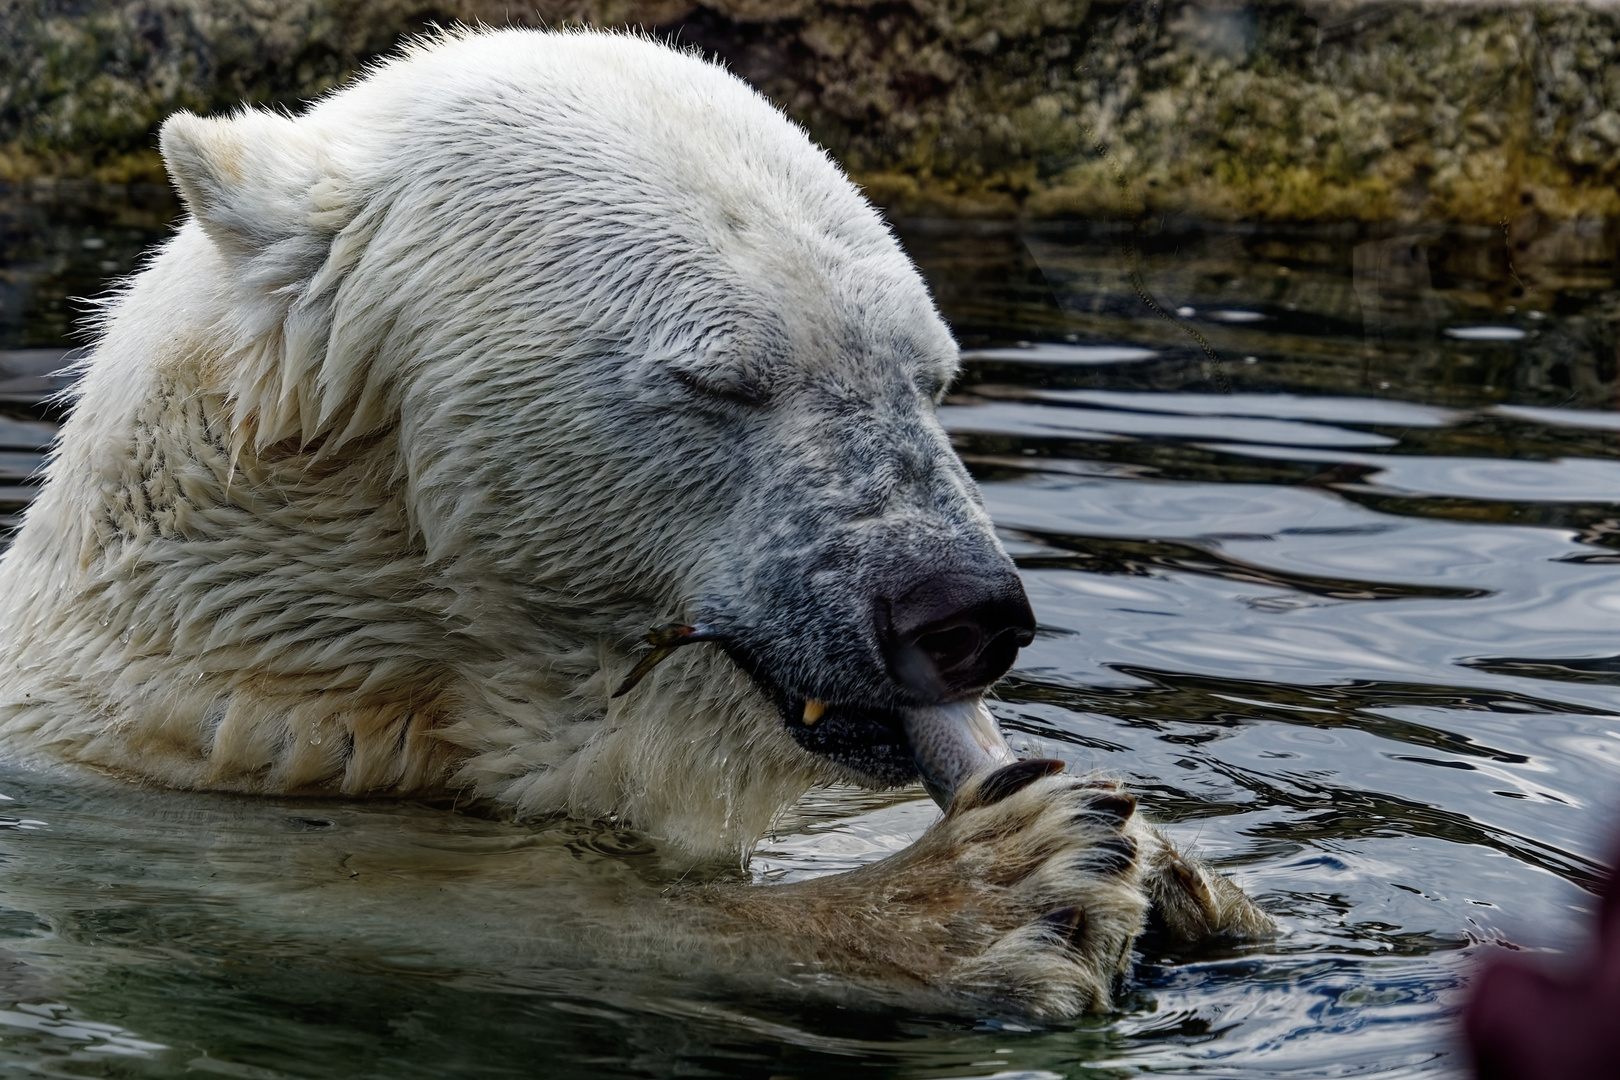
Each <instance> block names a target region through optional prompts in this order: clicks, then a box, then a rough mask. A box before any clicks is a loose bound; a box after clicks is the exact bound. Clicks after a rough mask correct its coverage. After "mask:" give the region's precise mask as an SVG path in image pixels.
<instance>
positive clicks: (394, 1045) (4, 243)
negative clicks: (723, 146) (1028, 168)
mask: <svg viewBox="0 0 1620 1080" xmlns="http://www.w3.org/2000/svg"><path fill="white" fill-rule="evenodd" d="M171 212H172V204H170V203H169V201H168V200H167V198H166V197H165V196H164V195H162V193H148V194H144V195H143V194H139V193H137V194H135V195H123V194H119V195H106V194H104V193H96V192H62V193H58V194H55V195H29V196H21V195H18V194H16V193H11V194H9V195H0V349H5V350H11V351H10V352H8V353H6V354H5V356H4V367H5V370H4V373H3V377H0V411H3V413H4V416H3V418H0V443H3V444H4V445H3V447H0V513H8V514H14V513H15V512H16V511H17V510H18V509H19V508H20V507H21V505H22V504H23V503H24V501H25V500H26V498H27V494H28V488H27V485H28V477H29V474H30V472H31V471H32V470H33V469H34V468H35V467H36V465H37V464H38V461H39V455H40V452H41V449H42V447H43V446H44V444H45V443H46V441H47V440H48V438H49V433H50V422H51V421H52V420H53V419H54V418H55V416H54V413H53V412H52V410H51V409H50V408H49V407H47V406H41V405H39V404H38V401H39V399H40V397H41V396H42V394H43V393H44V392H46V391H48V390H49V389H50V388H51V387H53V386H55V385H58V381H53V380H51V379H49V378H41V376H42V375H44V374H45V373H47V372H49V371H50V370H52V368H53V366H54V363H55V358H56V357H57V356H59V355H60V352H61V350H62V349H63V348H65V347H67V346H68V345H71V344H72V342H71V341H70V340H68V339H67V337H66V335H67V334H68V331H69V327H70V325H71V320H72V318H73V317H74V310H75V309H74V307H73V305H72V304H71V303H69V302H68V301H67V300H66V299H65V298H66V297H67V296H69V295H75V294H81V295H82V294H92V293H94V292H96V291H97V290H99V289H100V288H101V287H102V282H103V280H104V279H105V278H107V277H108V276H109V275H114V274H117V273H120V272H125V271H127V270H128V269H130V268H131V267H132V266H133V265H134V260H135V257H136V254H137V253H138V252H139V250H140V249H141V247H142V246H143V245H144V244H146V243H148V242H150V241H152V240H155V239H160V238H161V237H162V236H163V235H164V232H165V225H164V222H165V220H166V216H167V215H168V214H169V213H171ZM900 232H901V235H902V237H903V239H904V241H905V242H906V244H907V246H908V248H909V249H910V250H911V251H912V253H913V255H914V256H915V257H916V259H917V260H918V262H919V263H920V265H921V266H922V268H923V270H924V272H925V273H926V274H927V276H928V278H929V280H930V282H931V283H932V284H933V286H934V288H935V290H936V294H937V296H938V297H939V300H940V303H941V305H942V307H943V309H944V311H945V313H946V315H947V316H948V317H949V318H950V320H951V321H952V323H953V325H954V326H955V327H956V328H957V330H958V333H959V335H960V337H961V340H962V342H963V344H964V348H965V349H966V350H967V352H968V372H967V376H966V378H965V379H964V380H963V382H962V383H961V385H960V387H959V390H958V392H957V394H956V395H955V396H954V397H953V398H952V400H951V402H950V403H949V404H948V405H947V406H946V408H945V409H944V419H945V422H946V424H947V426H948V427H949V428H950V429H951V430H952V431H953V432H954V433H956V438H957V445H958V448H959V449H960V451H961V453H962V455H963V456H964V458H966V459H967V461H968V462H969V463H970V465H971V467H972V468H973V470H974V472H975V473H976V474H977V476H978V477H979V479H980V481H981V483H982V484H983V486H984V492H985V495H986V498H987V499H988V501H989V504H990V506H991V508H992V510H993V512H994V514H995V516H996V519H997V521H998V522H999V523H1000V524H1001V526H1002V528H1003V529H1004V536H1005V539H1006V541H1007V544H1008V546H1009V548H1010V550H1012V551H1013V552H1014V554H1015V556H1016V557H1017V558H1018V560H1019V562H1020V565H1021V566H1022V567H1023V570H1024V573H1025V579H1026V582H1027V583H1028V587H1029V591H1030V596H1031V600H1032V602H1033V604H1034V606H1035V609H1036V612H1037V614H1038V616H1039V618H1040V622H1041V627H1042V630H1041V633H1040V635H1039V637H1038V639H1037V641H1036V643H1035V645H1034V646H1033V647H1031V648H1030V649H1028V650H1026V651H1025V652H1024V654H1023V655H1022V657H1021V658H1020V662H1019V665H1018V667H1017V669H1016V670H1015V672H1014V674H1013V676H1012V677H1011V678H1009V680H1008V681H1007V682H1006V683H1005V684H1004V685H1003V686H1002V687H1001V688H1000V697H1001V701H1000V702H999V703H998V704H997V705H996V712H997V714H998V715H999V716H1000V717H1001V719H1002V722H1003V724H1004V726H1005V727H1006V728H1007V729H1008V732H1009V735H1010V737H1011V739H1012V741H1013V743H1014V745H1015V746H1016V747H1017V748H1019V749H1020V750H1027V751H1030V752H1036V753H1039V754H1042V755H1045V756H1052V757H1061V758H1063V759H1065V760H1067V761H1068V762H1070V763H1071V764H1070V767H1071V769H1073V770H1084V769H1104V770H1109V771H1111V772H1114V773H1117V774H1119V775H1121V776H1123V777H1125V778H1127V779H1128V781H1129V782H1130V783H1131V784H1132V785H1133V787H1134V788H1135V790H1137V791H1138V792H1139V793H1140V794H1141V795H1142V797H1143V804H1144V806H1145V807H1147V808H1149V809H1150V810H1151V811H1152V812H1153V813H1154V814H1156V815H1157V816H1158V818H1159V819H1160V820H1161V821H1164V822H1167V823H1169V825H1168V828H1169V831H1170V832H1171V833H1172V835H1173V836H1174V837H1175V838H1176V839H1178V840H1180V841H1182V842H1183V843H1186V844H1188V845H1189V846H1191V847H1193V848H1195V849H1196V850H1198V851H1200V852H1202V853H1203V854H1204V855H1205V856H1207V857H1209V858H1211V859H1212V860H1214V861H1215V862H1216V863H1218V864H1219V865H1221V866H1222V867H1223V868H1224V869H1225V870H1226V871H1227V872H1229V873H1230V874H1232V875H1234V876H1235V877H1236V878H1237V879H1238V880H1240V881H1241V882H1242V884H1243V885H1244V886H1245V887H1246V888H1247V889H1248V890H1249V891H1250V892H1251V893H1252V894H1253V895H1255V896H1256V897H1257V898H1259V899H1260V901H1261V902H1262V903H1263V904H1264V905H1265V906H1266V907H1267V908H1268V909H1269V910H1271V911H1272V912H1274V913H1275V914H1276V915H1277V916H1278V917H1279V919H1280V921H1281V922H1282V923H1283V925H1284V927H1285V928H1286V933H1285V934H1284V936H1282V937H1281V938H1280V939H1278V940H1277V941H1275V942H1270V943H1267V944H1265V945H1264V946H1261V947H1255V948H1248V949H1243V950H1238V951H1235V952H1234V951H1230V950H1228V951H1209V952H1205V953H1199V954H1193V955H1179V956H1169V955H1164V954H1163V953H1162V952H1161V951H1160V950H1159V949H1157V948H1156V947H1155V946H1153V945H1152V944H1151V943H1149V944H1148V945H1147V946H1146V947H1145V949H1144V954H1143V956H1142V957H1141V962H1140V964H1139V965H1138V968H1137V973H1136V979H1135V982H1134V985H1133V988H1132V990H1131V992H1130V994H1129V996H1128V997H1127V998H1126V999H1125V1000H1124V1003H1123V1010H1122V1012H1120V1013H1119V1014H1117V1015H1114V1016H1109V1017H1100V1018H1089V1019H1086V1020H1083V1021H1077V1022H1073V1023H1065V1024H1053V1025H1033V1024H1029V1025H1019V1024H1010V1023H1006V1022H1002V1021H997V1020H994V1019H985V1020H983V1021H980V1022H977V1023H973V1022H960V1021H954V1020H946V1019H940V1018H935V1017H919V1016H912V1015H902V1014H893V1013H862V1012H858V1011H854V1010H847V1009H837V1008H832V1007H828V1008H816V1009H812V1008H808V1007H804V1006H795V1005H792V1004H785V1003H773V1002H772V1001H770V1000H769V998H768V997H765V996H746V997H745V996H740V995H738V994H736V993H731V994H728V993H727V991H726V989H725V988H724V987H723V986H714V985H707V984H702V983H700V982H698V981H697V980H695V979H686V980H683V979H682V978H681V977H680V976H679V974H678V973H676V974H675V975H671V974H669V973H667V972H666V973H663V974H659V975H653V974H649V975H648V976H647V977H646V978H645V979H643V978H640V977H626V976H624V975H623V974H622V973H620V974H617V975H614V974H612V973H604V972H601V971H597V970H594V969H593V968H592V965H591V964H590V963H589V961H588V959H580V960H578V961H574V962H566V961H562V960H558V959H557V958H556V957H555V956H552V957H551V958H550V959H549V960H547V961H545V962H540V961H537V960H534V959H532V958H529V957H526V956H525V954H524V953H523V950H522V947H521V937H522V935H521V934H520V933H518V931H517V930H515V929H513V928H514V927H517V928H521V927H522V925H523V920H524V919H526V918H527V919H531V920H533V919H538V918H543V917H544V915H545V913H544V910H543V905H544V902H545V901H544V896H543V893H542V888H541V887H540V886H537V885H536V883H535V881H534V880H531V879H532V878H533V877H535V876H536V875H537V874H540V872H539V871H537V870H535V869H534V868H533V867H532V866H530V867H529V868H528V869H522V867H523V866H528V864H526V863H524V862H523V860H524V859H525V858H528V857H529V855H530V854H532V851H533V850H535V849H536V845H537V837H536V833H537V832H538V831H543V830H532V829H520V828H517V827H514V826H508V825H502V824H497V823H492V822H486V821H480V820H477V819H472V818H468V817H465V816H463V815H456V814H451V813H448V812H446V811H443V810H439V809H433V808H427V807H418V806H413V805H396V804H386V803H384V804H363V803H312V802H292V801H289V802H275V801H268V800H265V801H255V800H242V799H230V798H224V797H213V796H197V795H181V794H173V793H161V792H152V791H145V790H141V789H139V788H135V787H130V786H124V785H119V784H116V783H113V782H111V781H76V782H73V783H68V784H63V783H61V782H57V781H48V780H46V779H44V778H42V777H39V776H37V775H32V774H29V773H26V772H23V771H20V770H18V769H15V768H3V767H0V792H3V793H4V795H5V796H6V797H7V798H8V801H7V802H5V803H4V804H3V805H0V814H4V815H6V816H4V817H0V1064H4V1065H5V1066H8V1067H10V1068H13V1069H15V1070H16V1071H17V1072H18V1073H28V1074H36V1075H47V1076H102V1075H106V1076H170V1075H179V1074H184V1073H187V1072H190V1073H194V1074H197V1075H220V1076H228V1077H246V1078H260V1077H262V1078H276V1077H333V1078H353V1077H450V1076H455V1077H482V1076H490V1077H497V1076H518V1075H532V1074H538V1075H545V1076H580V1077H586V1076H591V1077H598V1076H599V1077H614V1076H627V1077H642V1076H647V1077H662V1076H736V1077H759V1078H761V1080H763V1078H767V1077H798V1076H806V1077H809V1076H826V1075H860V1076H872V1077H918V1078H921V1077H929V1078H944V1077H1000V1078H1012V1077H1054V1076H1063V1077H1071V1076H1072V1077H1092V1076H1096V1077H1116V1076H1119V1077H1123V1076H1132V1075H1139V1074H1158V1075H1184V1074H1197V1075H1207V1076H1231V1077H1284V1076H1286V1077H1296V1076H1297V1077H1304V1076H1415V1075H1424V1076H1449V1075H1458V1074H1459V1073H1460V1072H1461V1071H1462V1070H1463V1063H1462V1060H1461V1058H1460V1056H1459V1054H1458V1051H1457V1049H1456V1047H1455V1045H1454V1043H1453V1037H1452V1025H1453V1017H1454V1014H1455V1011H1456V1009H1457V1007H1458V1002H1459V996H1460V991H1461V989H1462V988H1463V987H1464V985H1465V984H1466V980H1467V976H1468V972H1469V970H1470V967H1471V965H1472V964H1473V963H1475V962H1476V960H1477V958H1478V957H1479V956H1481V955H1482V954H1487V953H1489V952H1490V951H1492V950H1494V949H1497V948H1499V947H1500V946H1501V945H1502V944H1512V945H1514V946H1516V947H1519V948H1527V949H1546V950H1548V951H1559V950H1568V949H1570V948H1571V947H1573V946H1575V945H1577V944H1578V942H1579V940H1580V933H1581V932H1582V930H1583V929H1584V922H1583V920H1584V918H1585V913H1586V912H1587V911H1588V909H1589V907H1590V904H1591V895H1590V889H1591V888H1592V884H1593V881H1594V879H1595V878H1596V876H1597V875H1599V874H1600V873H1601V867H1600V865H1599V862H1598V860H1599V859H1600V858H1602V857H1603V856H1604V854H1605V853H1606V850H1607V847H1608V843H1609V838H1610V836H1611V825H1614V824H1616V823H1617V822H1620V797H1617V795H1616V794H1614V792H1615V789H1616V786H1617V784H1616V781H1617V779H1620V635H1617V634H1616V633H1615V629H1616V627H1617V625H1620V412H1615V411H1613V410H1614V409H1615V406H1616V390H1617V383H1616V377H1615V376H1616V371H1615V369H1616V346H1617V340H1620V339H1617V326H1620V321H1617V320H1620V285H1617V282H1616V280H1615V269H1616V258H1615V256H1616V247H1615V241H1616V231H1615V229H1614V228H1613V227H1612V225H1610V224H1609V223H1605V222H1597V221H1589V222H1576V223H1569V224H1562V225H1555V224H1553V223H1550V222H1546V221H1541V220H1539V219H1537V220H1520V221H1518V222H1515V223H1512V225H1511V226H1510V227H1508V228H1506V229H1504V230H1501V231H1494V230H1480V231H1458V230H1453V229H1447V228H1444V227H1439V226H1436V227H1434V228H1428V229H1407V230H1389V231H1384V232H1376V231H1368V230H1361V231H1359V232H1358V231H1355V230H1349V229H1346V230H1342V231H1334V230H1316V231H1309V232H1281V231H1275V230H1273V231H1267V230H1262V229H1233V228H1219V229H1216V228H1208V227H1200V226H1197V225H1195V224H1190V223H1182V224H1177V223H1175V222H1152V223H1149V226H1148V227H1146V228H1145V229H1144V230H1142V233H1141V235H1140V236H1138V237H1137V238H1136V239H1135V241H1134V243H1133V242H1132V239H1131V234H1130V233H1129V231H1128V230H1124V229H1118V228H1105V227H1101V226H1098V227H1090V228H1087V227H1081V226H1073V225H1071V226H1040V227H1026V228H1023V229H1019V228H1016V227H1014V226H1010V225H1006V224H995V223H973V222H908V223H903V224H902V226H901V229H900ZM1133 268H1134V270H1135V274H1134V277H1135V280H1134V281H1133ZM1142 293H1146V294H1147V297H1148V300H1151V301H1152V302H1153V303H1154V304H1155V305H1156V306H1157V307H1158V309H1159V311H1160V312H1162V313H1163V315H1165V316H1170V315H1176V313H1177V312H1179V315H1176V320H1177V321H1175V322H1172V321H1171V319H1170V318H1168V317H1161V314H1156V313H1155V311H1154V310H1152V309H1151V308H1150V307H1149V306H1148V300H1145V299H1144V297H1143V295H1141V294H1142ZM1200 338H1202V340H1203V344H1201V343H1200V340H1199V339H1200ZM1205 344H1207V345H1208V351H1206V349H1205V347H1204V346H1205ZM30 349H34V350H40V351H37V352H25V351H19V350H30ZM1211 353H1213V354H1214V355H1213V358H1212V356H1211ZM932 816H933V810H932V806H931V804H929V803H927V802H926V801H925V800H924V799H923V798H922V796H921V792H920V791H913V792H903V793H898V794H897V795H895V796H892V797H888V798H873V797H871V796H856V795H853V794H850V793H845V792H821V793H816V794H815V795H813V796H812V797H811V798H810V799H809V800H807V802H806V803H805V804H804V805H803V806H801V807H800V808H799V810H798V811H797V812H795V813H794V814H792V815H791V816H790V819H789V820H788V821H786V822H784V824H783V828H782V830H781V831H780V832H779V833H778V835H777V836H775V837H773V838H772V839H771V840H769V841H767V843H766V844H765V845H764V847H763V849H762V850H761V851H760V852H759V853H758V854H757V855H756V857H755V859H754V862H753V865H752V871H753V872H754V873H755V875H756V876H759V877H761V878H767V879H773V880H774V879H793V878H797V877H803V876H807V875H811V874H816V873H824V872H828V871H832V870H838V869H843V868H846V867H849V866H853V865H857V864H859V863H861V862H864V861H868V860H870V859H872V858H875V857H878V856H879V855H881V854H883V853H885V852H887V851H890V850H894V849H896V848H898V847H901V846H903V845H904V844H905V843H907V842H908V841H909V839H910V838H911V837H912V836H914V835H915V834H916V833H917V832H918V831H919V830H920V829H921V828H922V827H924V826H925V825H926V823H927V822H928V820H929V819H930V818H931V817H932ZM552 828H554V829H555V828H559V827H558V826H553V827H552ZM560 828H564V829H572V828H575V827H573V826H562V827H560ZM552 839H555V838H554V837H553V838H552ZM553 846H554V845H553ZM567 849H568V850H569V851H571V852H573V856H572V857H573V858H574V862H575V863H578V864H579V865H581V866H584V865H587V864H589V865H593V866H605V867H608V868H610V869H612V868H622V867H631V868H632V869H631V870H626V873H631V872H634V873H643V874H645V873H653V872H654V871H653V870H650V869H649V868H647V867H646V866H640V865H638V862H637V860H640V859H643V858H644V856H643V855H641V854H638V852H640V850H641V848H640V846H639V845H638V844H637V843H636V842H635V840H634V838H630V837H624V836H618V835H609V834H598V833H595V832H592V831H591V830H589V829H579V830H578V835H577V836H572V837H571V838H570V839H569V841H568V848H567ZM401 852H407V853H408V854H406V855H401ZM526 853H528V854H526ZM534 857H535V858H538V856H534ZM368 860H370V861H368ZM469 867H476V868H477V869H476V871H471V870H469ZM546 873H548V874H557V873H561V872H559V871H556V869H555V868H552V869H551V870H547V871H546ZM567 873H575V872H574V871H568V872H567ZM583 874H584V871H579V872H577V873H575V876H579V877H580V880H581V881H584V877H583V876H581V875H583ZM525 875H528V877H525ZM540 876H542V877H543V876H544V875H540ZM563 876H567V874H566V873H565V874H563ZM570 880H572V879H570ZM554 887H557V888H564V887H568V888H574V887H576V886H575V885H567V886H564V885H557V886H554ZM577 887H578V888H581V889H584V888H589V887H591V886H588V885H584V884H580V885H577ZM604 895H605V894H604ZM514 943H515V944H514Z"/></svg>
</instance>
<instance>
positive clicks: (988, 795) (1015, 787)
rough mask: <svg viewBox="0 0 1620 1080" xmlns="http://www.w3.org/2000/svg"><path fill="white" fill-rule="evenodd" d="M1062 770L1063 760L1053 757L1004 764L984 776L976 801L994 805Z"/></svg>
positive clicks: (981, 803)
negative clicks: (1042, 778)
mask: <svg viewBox="0 0 1620 1080" xmlns="http://www.w3.org/2000/svg"><path fill="white" fill-rule="evenodd" d="M1062 771H1063V762H1061V761H1056V760H1053V759H1052V758H1030V759H1029V760H1027V761H1015V762H1013V763H1012V764H1011V765H1003V766H1002V767H1001V768H999V769H997V770H996V771H995V772H993V773H991V774H990V775H989V776H987V777H985V778H984V783H982V784H980V785H979V794H978V798H977V799H976V800H975V801H976V802H977V803H978V804H979V805H980V806H994V805H995V804H996V803H998V802H1000V801H1001V800H1002V799H1005V798H1007V797H1008V796H1010V795H1016V794H1018V793H1019V792H1020V791H1023V790H1024V789H1025V788H1027V787H1029V785H1031V784H1033V783H1034V782H1035V781H1037V780H1039V779H1040V778H1041V777H1043V776H1051V775H1052V774H1053V773H1060V772H1062Z"/></svg>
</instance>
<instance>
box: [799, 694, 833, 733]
mask: <svg viewBox="0 0 1620 1080" xmlns="http://www.w3.org/2000/svg"><path fill="white" fill-rule="evenodd" d="M826 711H827V703H826V702H825V701H817V700H816V699H815V698H809V699H807V700H806V701H805V703H804V726H805V727H813V726H814V725H815V723H816V721H817V720H820V719H821V717H822V714H823V713H825V712H826Z"/></svg>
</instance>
